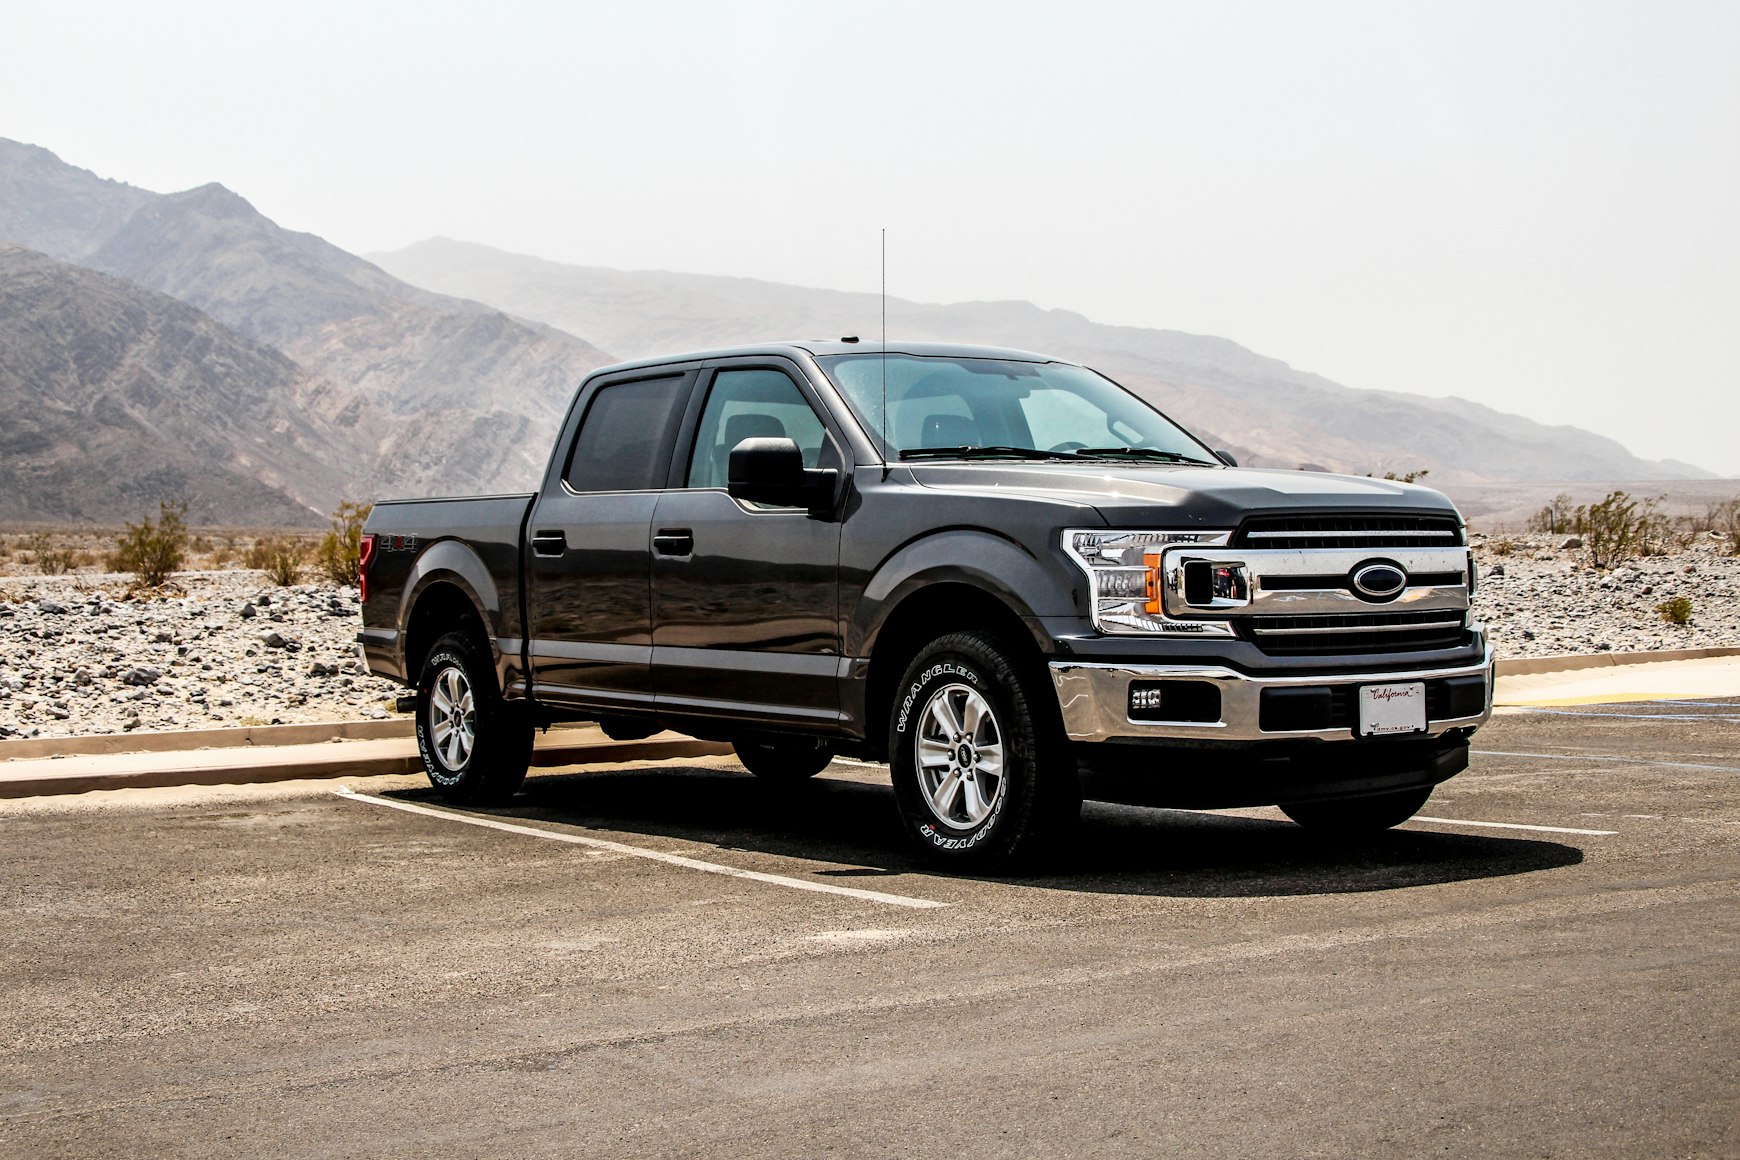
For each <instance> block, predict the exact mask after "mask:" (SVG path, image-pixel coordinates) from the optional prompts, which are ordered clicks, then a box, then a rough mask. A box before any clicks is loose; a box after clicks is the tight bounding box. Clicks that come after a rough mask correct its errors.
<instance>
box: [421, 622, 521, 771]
mask: <svg viewBox="0 0 1740 1160" xmlns="http://www.w3.org/2000/svg"><path fill="white" fill-rule="evenodd" d="M532 733H533V729H532V719H531V715H530V714H529V713H528V712H527V711H526V707H525V706H524V705H519V704H514V703H511V702H508V701H504V700H502V696H501V687H500V686H499V685H498V684H497V683H496V679H495V669H494V667H493V666H491V665H490V663H489V660H488V654H487V653H486V652H485V651H484V650H483V649H482V648H481V647H480V646H479V645H478V643H477V642H476V641H475V640H474V639H473V638H472V637H470V636H468V635H467V634H465V633H461V632H451V633H448V634H447V635H446V636H444V637H442V638H441V639H440V640H437V641H436V642H435V647H434V648H432V649H430V650H429V657H428V659H427V660H425V661H424V662H423V672H422V674H421V675H420V676H419V677H418V678H417V749H418V751H419V752H420V753H421V754H422V755H423V768H424V769H425V770H426V771H427V772H428V774H429V784H431V785H433V786H434V787H435V790H436V792H437V793H439V794H440V795H441V796H442V797H443V798H445V799H447V800H448V801H450V802H457V803H461V804H465V805H483V804H487V803H491V802H502V801H506V800H507V799H508V798H511V797H512V796H513V795H514V791H516V790H518V789H519V788H520V783H521V782H522V781H524V780H525V777H526V767H527V766H529V765H531V763H532Z"/></svg>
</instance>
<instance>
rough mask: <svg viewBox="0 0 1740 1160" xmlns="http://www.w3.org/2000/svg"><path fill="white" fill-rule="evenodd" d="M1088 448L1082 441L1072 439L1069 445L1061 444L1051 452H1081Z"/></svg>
mask: <svg viewBox="0 0 1740 1160" xmlns="http://www.w3.org/2000/svg"><path fill="white" fill-rule="evenodd" d="M1086 446H1087V444H1086V443H1083V442H1082V441H1081V440H1080V439H1071V440H1070V441H1069V442H1067V443H1059V444H1058V445H1057V446H1056V447H1053V448H1051V450H1052V451H1080V450H1081V449H1082V448H1083V447H1086Z"/></svg>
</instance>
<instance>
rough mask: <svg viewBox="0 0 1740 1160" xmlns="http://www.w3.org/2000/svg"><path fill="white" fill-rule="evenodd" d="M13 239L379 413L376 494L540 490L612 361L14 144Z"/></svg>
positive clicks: (196, 192)
mask: <svg viewBox="0 0 1740 1160" xmlns="http://www.w3.org/2000/svg"><path fill="white" fill-rule="evenodd" d="M0 240H5V241H11V242H14V243H16V244H19V245H22V246H27V247H30V248H32V249H37V250H41V251H43V252H45V253H47V254H49V255H51V256H53V257H56V258H59V259H61V260H63V261H67V262H73V263H77V264H79V265H83V266H88V267H90V268H92V269H95V270H99V271H101V272H103V273H107V274H111V275H114V276H116V277H119V278H124V279H126V280H128V281H130V282H134V283H137V284H138V285H140V286H143V287H146V288H149V289H152V290H157V291H160V292H162V293H164V294H168V295H170V296H172V297H174V298H176V299H179V300H180V301H182V302H184V303H187V304H189V305H191V306H194V307H196V308H198V309H199V310H201V311H203V312H205V313H206V314H208V315H210V316H211V317H212V318H214V319H216V320H217V321H218V322H220V323H222V324H223V325H225V326H227V327H229V328H230V329H232V330H234V331H235V332H237V333H238V334H240V335H242V336H244V337H246V338H248V339H251V340H253V341H255V342H258V343H263V344H266V345H268V346H270V347H272V348H274V349H276V350H277V351H279V352H281V353H282V354H284V355H285V356H287V357H288V358H289V359H290V360H292V361H293V362H294V363H296V364H297V365H298V366H299V367H301V368H302V369H303V370H305V371H306V372H308V373H309V374H311V375H313V376H315V377H317V378H320V379H324V380H326V381H328V382H330V383H333V384H337V385H339V386H342V387H345V388H347V389H354V390H355V391H357V392H358V393H359V394H360V395H361V396H362V397H363V398H364V399H365V400H367V401H368V402H369V403H370V404H371V405H372V406H373V407H374V408H376V409H377V410H378V412H379V415H380V417H379V418H378V419H377V420H374V421H373V422H371V424H370V426H369V428H368V429H367V430H366V431H365V432H363V434H364V436H365V437H366V440H367V441H368V442H369V446H368V448H367V450H366V452H364V453H363V455H362V457H361V459H359V460H358V461H356V467H355V469H354V470H353V471H352V472H351V473H350V474H351V475H352V476H353V477H354V478H355V480H356V484H355V486H357V487H358V488H360V489H363V490H364V491H366V492H368V493H369V494H376V493H381V494H386V493H391V494H408V495H419V494H434V493H436V492H452V491H474V490H500V489H505V488H520V487H529V486H531V485H532V483H533V481H534V480H535V479H536V477H537V474H538V472H539V471H540V470H541V469H542V467H543V460H544V457H545V455H546V453H547V450H548V440H549V438H550V435H551V433H552V432H553V430H554V426H555V423H556V422H557V420H558V418H559V416H560V412H561V409H562V407H563V406H564V405H565V403H566V402H567V399H568V397H569V395H570V394H571V392H572V390H573V387H574V385H575V384H576V383H577V382H578V381H579V380H580V378H581V377H583V376H584V375H585V373H586V372H587V371H589V370H591V369H592V368H593V367H596V366H599V365H601V364H602V363H604V362H607V361H609V358H608V356H606V355H605V354H604V353H603V352H602V351H600V350H598V349H597V348H596V347H593V346H592V345H590V344H589V343H587V342H585V341H583V340H581V339H579V338H576V337H574V336H572V335H569V334H564V333H561V332H559V331H556V330H554V329H551V328H549V327H547V326H542V325H539V324H536V323H529V322H525V321H522V320H519V319H516V318H511V317H509V316H507V315H506V314H504V313H502V312H501V311H500V310H499V309H495V308H492V307H487V306H482V305H479V304H478V303H476V302H471V301H465V300H462V299H457V298H452V297H448V296H446V295H442V294H439V293H434V292H430V291H427V290H422V289H418V288H416V287H413V286H409V285H407V284H405V283H404V282H402V281H400V280H398V279H397V278H394V277H392V276H391V275H389V274H387V273H385V272H384V271H382V270H380V269H379V268H378V267H376V266H374V265H372V264H371V263H369V262H366V261H364V260H363V259H361V258H358V257H356V256H355V255H353V254H349V253H346V252H345V251H343V250H341V249H339V248H338V247H336V246H333V245H331V244H330V243H328V242H325V241H323V240H321V239H320V238H317V237H315V236H313V235H311V234H304V233H297V232H294V231H291V230H286V229H283V228H282V227H280V226H278V225H277V224H275V223H273V222H272V221H271V220H269V219H268V218H266V217H264V216H263V215H261V214H260V213H259V212H257V211H256V210H255V209H254V208H253V207H252V206H251V205H249V204H248V202H247V201H246V200H244V199H243V198H241V197H240V196H238V195H237V194H235V193H232V192H230V191H229V190H227V189H225V188H223V187H222V186H220V185H206V186H201V187H199V188H197V189H192V190H188V191H186V192H183V193H176V194H155V193H150V192H147V191H145V190H140V189H136V188H134V187H132V186H128V185H124V184H121V183H119V182H114V181H108V180H105V179H103V178H99V177H97V176H96V175H95V174H92V173H89V172H87V171H85V170H82V169H78V168H76V167H74V166H71V165H67V164H66V163H64V162H62V161H60V160H59V159H58V158H56V157H55V156H54V155H53V154H51V153H49V152H48V151H46V150H44V149H40V148H37V147H35V146H30V145H21V144H19V143H16V142H11V141H3V140H0Z"/></svg>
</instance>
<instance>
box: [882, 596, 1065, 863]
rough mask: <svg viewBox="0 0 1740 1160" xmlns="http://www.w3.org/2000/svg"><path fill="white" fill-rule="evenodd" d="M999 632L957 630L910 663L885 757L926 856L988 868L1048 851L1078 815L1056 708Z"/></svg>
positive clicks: (902, 806)
mask: <svg viewBox="0 0 1740 1160" xmlns="http://www.w3.org/2000/svg"><path fill="white" fill-rule="evenodd" d="M1047 693H1048V690H1046V689H1043V688H1041V687H1040V685H1039V682H1038V681H1036V680H1035V679H1034V676H1033V674H1032V673H1031V672H1029V671H1027V667H1025V666H1022V665H1021V664H1020V663H1019V662H1018V661H1017V660H1016V658H1015V654H1014V651H1013V650H1012V649H1010V648H1009V646H1008V645H1007V644H1005V643H1004V642H1003V641H1002V640H1001V639H1000V638H998V637H997V636H995V635H994V634H991V633H988V632H983V631H971V632H956V633H950V634H949V635H947V636H944V637H941V638H939V639H938V640H936V641H935V642H934V643H932V644H931V645H930V646H929V647H927V648H925V649H924V650H923V651H921V652H920V653H919V654H918V656H917V657H916V658H915V659H914V660H913V662H912V664H911V665H909V666H908V667H907V670H906V673H905V675H904V676H903V677H902V679H901V682H900V685H899V687H898V690H897V697H896V703H895V705H894V714H893V720H892V721H891V722H890V723H889V742H888V752H889V766H890V771H891V773H892V775H893V778H894V794H895V797H896V799H897V800H898V801H899V803H900V811H901V816H902V818H903V819H904V820H905V822H906V828H907V833H908V834H909V835H910V836H911V837H912V839H913V840H914V841H915V842H917V843H918V845H919V847H920V848H921V849H923V850H924V851H925V853H926V854H928V855H929V856H930V857H931V858H932V859H933V860H935V861H937V862H939V863H940V864H942V865H945V866H948V867H950V868H953V869H956V870H960V871H967V872H975V873H987V872H992V871H996V870H1001V869H1004V868H1007V867H1010V866H1015V865H1021V864H1028V863H1031V862H1033V861H1034V860H1036V859H1037V858H1039V857H1040V856H1042V855H1043V854H1044V853H1046V852H1048V851H1049V850H1051V849H1052V848H1053V847H1054V846H1055V845H1056V844H1057V843H1058V842H1059V840H1060V839H1061V838H1062V837H1064V836H1065V835H1066V834H1067V833H1068V832H1069V831H1070V830H1071V829H1072V828H1073V826H1074V825H1075V822H1076V821H1077V819H1078V818H1079V817H1080V814H1081V787H1080V784H1079V782H1078V781H1077V778H1076V771H1075V766H1074V763H1073V761H1072V760H1071V759H1070V756H1069V753H1068V749H1067V746H1066V745H1065V744H1064V741H1063V735H1062V729H1061V725H1060V724H1059V723H1058V722H1056V721H1055V720H1054V718H1055V716H1056V714H1055V713H1054V712H1048V711H1047V710H1048V707H1047V705H1046V703H1045V701H1044V699H1043V698H1044V696H1045V695H1047Z"/></svg>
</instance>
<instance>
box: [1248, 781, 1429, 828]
mask: <svg viewBox="0 0 1740 1160" xmlns="http://www.w3.org/2000/svg"><path fill="white" fill-rule="evenodd" d="M1431 796H1432V789H1431V787H1430V786H1428V787H1426V788H1425V789H1409V790H1400V791H1398V792H1396V793H1380V794H1372V795H1371V796H1369V797H1357V798H1332V799H1329V800H1327V801H1315V802H1282V803H1281V812H1282V813H1284V814H1286V815H1287V816H1288V817H1289V818H1292V819H1293V820H1294V821H1295V822H1298V823H1299V824H1300V825H1301V826H1304V827H1306V828H1307V829H1312V830H1318V831H1320V832H1322V833H1326V834H1346V835H1353V834H1373V833H1377V832H1378V831H1380V830H1387V829H1389V828H1390V827H1392V826H1399V825H1401V824H1402V823H1403V822H1405V821H1407V820H1408V819H1409V818H1411V817H1413V816H1414V815H1415V814H1417V813H1419V812H1420V807H1421V806H1424V805H1425V804H1426V799H1427V798H1429V797H1431Z"/></svg>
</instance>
